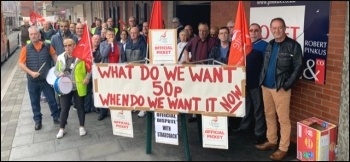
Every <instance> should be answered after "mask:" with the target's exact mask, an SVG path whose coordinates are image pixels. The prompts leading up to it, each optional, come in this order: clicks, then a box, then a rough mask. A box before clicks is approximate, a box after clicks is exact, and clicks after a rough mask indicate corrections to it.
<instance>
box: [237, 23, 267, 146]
mask: <svg viewBox="0 0 350 162" xmlns="http://www.w3.org/2000/svg"><path fill="white" fill-rule="evenodd" d="M249 35H250V39H251V40H252V43H253V49H252V50H251V51H250V53H249V54H248V55H247V57H246V58H247V59H246V63H247V66H246V74H247V78H246V88H245V90H246V93H245V94H246V100H245V101H246V114H245V116H244V117H243V118H242V121H241V123H240V126H239V128H238V129H237V130H235V131H236V132H241V131H247V130H249V129H250V126H252V125H253V124H254V135H255V143H256V144H261V143H264V142H265V141H266V121H265V113H264V103H263V101H262V100H263V99H262V92H261V86H259V77H260V72H261V68H262V64H263V62H264V52H265V49H266V47H267V45H268V43H267V42H266V41H264V40H262V39H261V27H260V25H259V24H256V23H253V24H251V25H250V27H249Z"/></svg>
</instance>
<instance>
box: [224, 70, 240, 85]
mask: <svg viewBox="0 0 350 162" xmlns="http://www.w3.org/2000/svg"><path fill="white" fill-rule="evenodd" d="M236 69H237V68H236V67H228V66H227V67H224V70H226V71H227V81H228V83H232V73H233V71H234V70H236Z"/></svg>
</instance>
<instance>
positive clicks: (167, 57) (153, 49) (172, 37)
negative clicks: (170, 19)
mask: <svg viewBox="0 0 350 162" xmlns="http://www.w3.org/2000/svg"><path fill="white" fill-rule="evenodd" d="M176 33H177V32H176V29H150V30H149V37H148V38H149V48H150V50H149V51H150V52H149V56H150V57H149V58H150V63H151V64H176V63H177V36H176Z"/></svg>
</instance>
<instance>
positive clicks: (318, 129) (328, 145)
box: [297, 117, 337, 161]
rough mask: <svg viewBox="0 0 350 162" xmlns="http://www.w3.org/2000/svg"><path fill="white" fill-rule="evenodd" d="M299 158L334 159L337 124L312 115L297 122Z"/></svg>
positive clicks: (314, 159)
mask: <svg viewBox="0 0 350 162" xmlns="http://www.w3.org/2000/svg"><path fill="white" fill-rule="evenodd" d="M297 133H298V135H297V136H298V137H297V158H298V159H299V160H302V161H334V160H335V152H334V150H335V146H336V142H337V141H336V138H337V126H336V125H334V124H331V123H328V122H326V121H324V120H321V119H318V118H315V117H312V118H309V119H305V120H303V121H300V122H298V123H297Z"/></svg>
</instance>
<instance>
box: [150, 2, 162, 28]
mask: <svg viewBox="0 0 350 162" xmlns="http://www.w3.org/2000/svg"><path fill="white" fill-rule="evenodd" d="M149 22H150V23H149V29H163V14H162V2H161V1H154V2H153V7H152V12H151V19H150V21H149Z"/></svg>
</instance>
